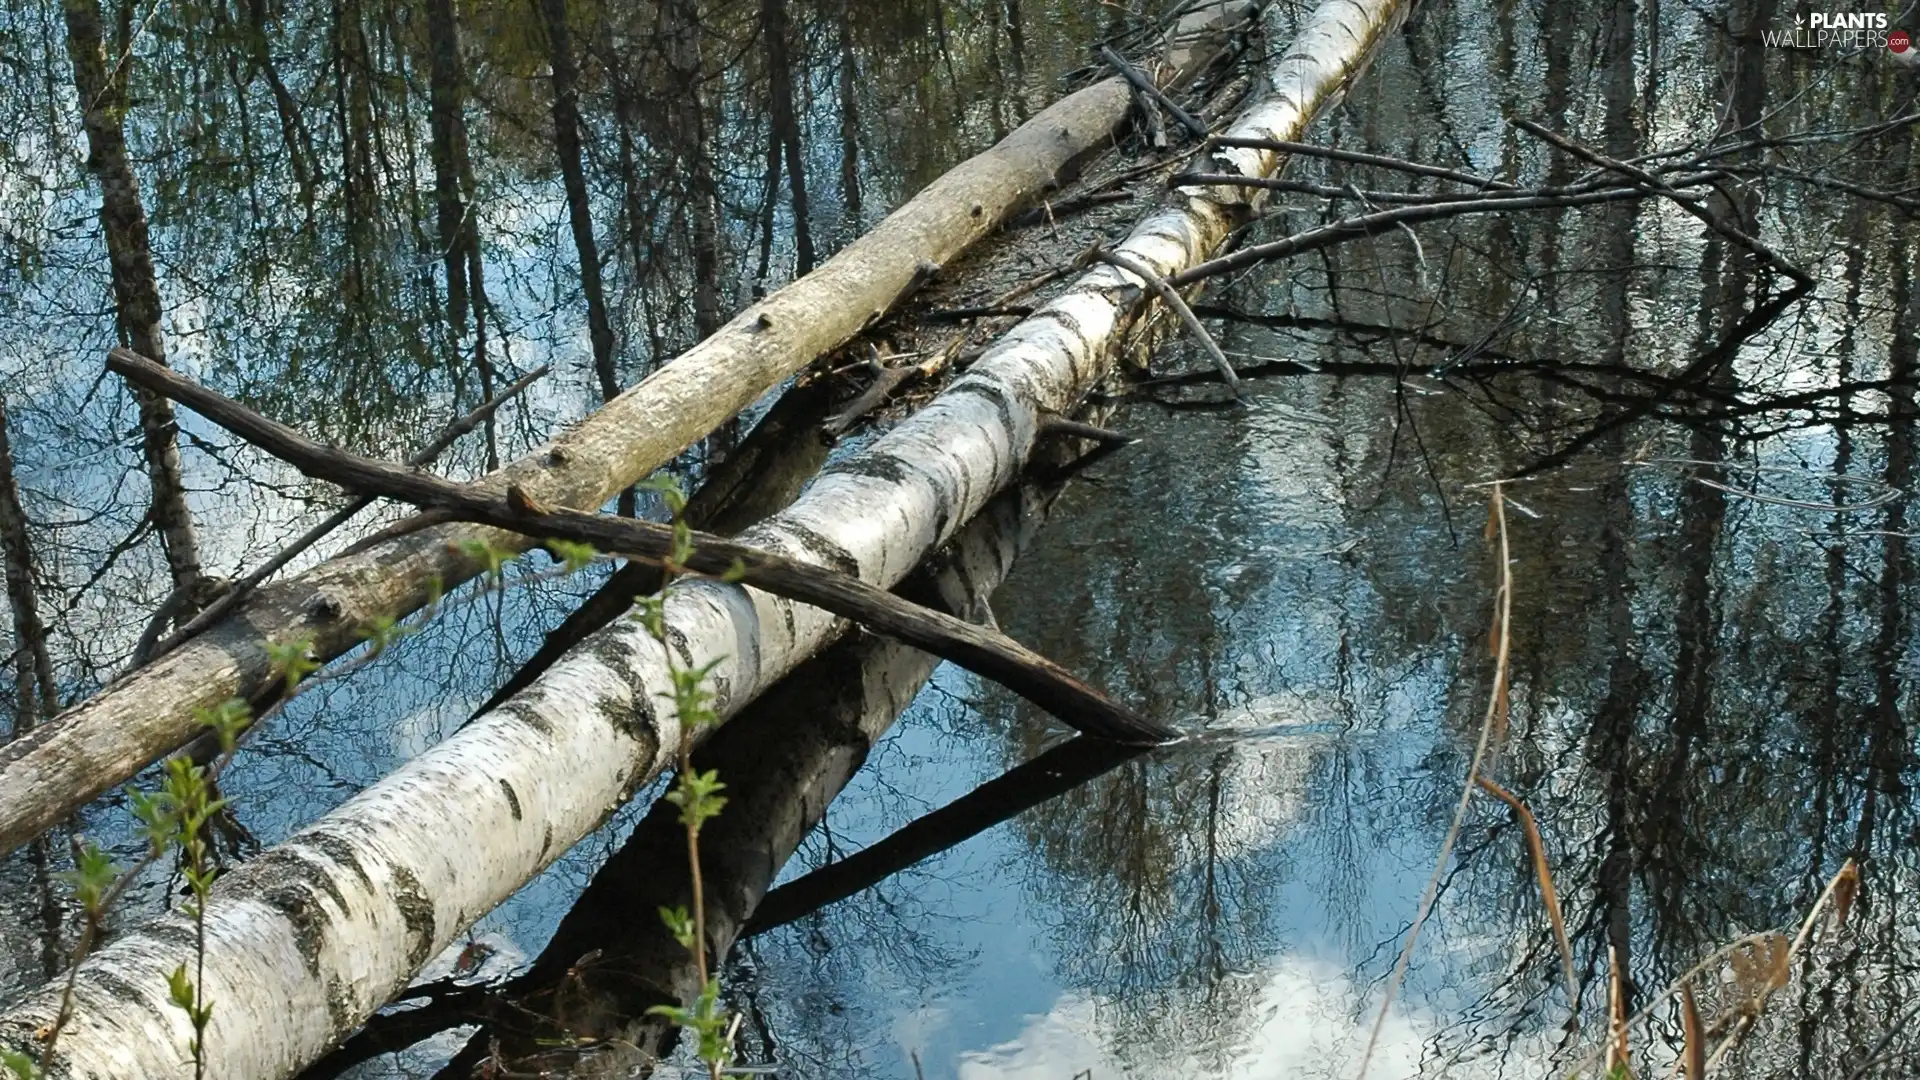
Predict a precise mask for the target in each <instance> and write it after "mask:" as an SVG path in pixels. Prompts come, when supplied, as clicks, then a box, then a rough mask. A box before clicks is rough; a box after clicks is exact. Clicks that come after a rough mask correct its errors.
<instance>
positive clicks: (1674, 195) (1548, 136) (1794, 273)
mask: <svg viewBox="0 0 1920 1080" xmlns="http://www.w3.org/2000/svg"><path fill="white" fill-rule="evenodd" d="M1514 124H1515V126H1517V127H1519V128H1520V130H1522V131H1524V132H1526V133H1527V134H1529V135H1532V136H1533V137H1535V138H1537V139H1541V140H1543V141H1545V142H1548V143H1551V144H1552V145H1554V146H1556V147H1558V148H1560V149H1561V150H1563V151H1565V152H1567V153H1569V154H1571V155H1573V156H1574V157H1577V158H1579V159H1580V160H1582V161H1585V162H1586V163H1587V164H1589V165H1595V166H1598V167H1599V168H1602V169H1606V170H1607V171H1609V172H1616V173H1619V174H1620V175H1622V176H1625V177H1629V178H1631V179H1632V180H1634V181H1636V182H1637V183H1640V184H1643V185H1645V186H1646V187H1647V188H1648V189H1649V190H1651V191H1654V192H1656V193H1658V194H1660V195H1663V196H1665V197H1666V198H1667V199H1668V200H1669V201H1670V202H1672V203H1673V204H1674V205H1675V206H1678V207H1679V208H1680V209H1682V210H1685V211H1686V212H1687V213H1689V214H1692V215H1693V216H1694V217H1696V218H1699V219H1700V220H1701V222H1703V223H1704V224H1705V225H1706V226H1707V228H1709V229H1712V230H1713V231H1714V232H1717V233H1719V234H1720V235H1721V236H1724V237H1726V238H1727V239H1728V240H1731V241H1733V242H1734V243H1736V244H1738V245H1740V246H1741V247H1743V248H1746V249H1747V250H1748V251H1751V252H1752V253H1753V254H1754V255H1755V256H1757V257H1759V258H1760V260H1761V261H1763V262H1765V263H1766V264H1767V265H1769V266H1771V267H1773V268H1774V269H1775V270H1778V271H1779V272H1780V273H1782V274H1785V275H1786V276H1787V277H1790V278H1792V279H1793V281H1794V283H1795V284H1797V285H1800V286H1802V287H1804V288H1809V289H1810V288H1812V287H1813V286H1814V280H1813V275H1811V274H1809V273H1807V272H1806V271H1805V270H1802V269H1800V268H1799V267H1798V266H1795V265H1794V264H1793V263H1791V262H1788V261H1787V260H1786V259H1785V258H1783V257H1782V256H1781V255H1780V254H1779V253H1778V252H1776V251H1774V250H1773V249H1772V248H1770V247H1768V246H1767V245H1766V244H1765V243H1764V242H1762V241H1761V240H1760V239H1759V238H1758V237H1755V236H1752V235H1749V234H1748V233H1746V232H1744V231H1742V230H1741V229H1739V228H1737V227H1735V226H1733V225H1729V224H1728V223H1727V222H1726V221H1724V220H1723V219H1722V218H1721V216H1720V215H1719V214H1716V213H1714V212H1713V211H1712V210H1709V209H1708V208H1707V207H1706V206H1705V205H1703V204H1702V203H1700V202H1697V201H1695V200H1693V199H1689V198H1687V197H1685V196H1684V195H1681V194H1680V192H1679V191H1677V190H1675V189H1674V187H1673V185H1671V184H1669V183H1667V182H1666V181H1665V180H1662V179H1660V178H1659V177H1657V176H1655V175H1653V174H1652V173H1650V172H1648V171H1646V170H1645V169H1642V168H1640V167H1639V166H1637V165H1629V164H1627V163H1626V162H1624V161H1616V160H1614V159H1613V158H1610V157H1608V156H1606V155H1605V154H1602V153H1600V152H1599V151H1597V150H1592V149H1589V148H1587V147H1585V146H1582V145H1580V144H1579V143H1577V142H1574V141H1573V140H1572V139H1569V138H1567V137H1566V136H1565V135H1562V134H1560V133H1559V132H1557V131H1554V130H1552V129H1550V128H1546V127H1543V126H1541V125H1539V124H1536V123H1534V122H1533V121H1531V120H1528V119H1525V118H1524V117H1522V118H1516V119H1515V120H1514Z"/></svg>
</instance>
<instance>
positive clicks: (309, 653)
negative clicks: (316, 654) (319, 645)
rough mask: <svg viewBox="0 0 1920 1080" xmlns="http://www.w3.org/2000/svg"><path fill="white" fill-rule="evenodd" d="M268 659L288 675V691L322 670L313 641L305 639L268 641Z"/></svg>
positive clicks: (290, 691)
mask: <svg viewBox="0 0 1920 1080" xmlns="http://www.w3.org/2000/svg"><path fill="white" fill-rule="evenodd" d="M267 659H268V660H269V661H271V662H272V663H273V666H275V667H277V668H279V669H281V672H282V673H283V674H284V676H285V677H286V680H287V692H288V693H292V692H293V688H294V687H296V686H299V685H300V680H301V679H304V678H306V677H307V676H309V675H311V674H313V673H314V672H316V671H318V670H320V662H319V661H318V660H315V659H314V658H313V642H311V641H307V640H304V639H303V640H300V641H289V642H285V643H275V642H271V641H269V642H267ZM222 707H223V708H224V706H222Z"/></svg>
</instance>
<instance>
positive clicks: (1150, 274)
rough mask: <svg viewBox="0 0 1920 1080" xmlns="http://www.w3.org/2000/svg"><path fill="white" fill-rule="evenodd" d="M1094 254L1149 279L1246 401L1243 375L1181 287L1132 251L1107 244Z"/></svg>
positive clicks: (1147, 283)
mask: <svg viewBox="0 0 1920 1080" xmlns="http://www.w3.org/2000/svg"><path fill="white" fill-rule="evenodd" d="M1094 257H1095V258H1097V259H1099V260H1100V261H1101V262H1104V263H1107V264H1109V265H1112V266H1117V267H1119V268H1120V269H1122V270H1124V271H1126V272H1127V273H1129V274H1132V275H1133V276H1134V277H1137V278H1139V279H1140V280H1141V281H1143V282H1145V283H1146V285H1147V288H1149V289H1151V290H1152V291H1153V293H1154V295H1156V296H1158V297H1160V299H1161V300H1163V301H1165V302H1166V305H1167V306H1168V307H1170V308H1172V309H1173V311H1174V313H1175V314H1176V315H1178V316H1180V321H1181V322H1183V323H1185V324H1186V326H1187V329H1188V330H1189V331H1191V332H1192V334H1193V336H1194V337H1196V338H1199V339H1200V346H1201V348H1203V349H1205V350H1206V351H1207V355H1208V356H1210V357H1212V358H1213V366H1214V367H1215V368H1217V369H1218V370H1219V372H1220V378H1221V379H1222V380H1223V381H1225V382H1226V384H1227V389H1229V390H1231V391H1233V396H1234V397H1235V398H1237V399H1239V400H1240V401H1242V402H1245V401H1246V397H1245V395H1243V394H1242V393H1241V392H1240V376H1238V375H1235V374H1234V373H1233V363H1232V361H1230V360H1228V359H1227V354H1226V353H1223V352H1221V351H1220V346H1219V344H1218V343H1217V342H1215V341H1214V340H1213V335H1212V334H1209V333H1207V328H1206V327H1205V326H1204V325H1202V324H1201V322H1200V317H1199V316H1197V315H1195V314H1194V313H1193V309H1192V308H1190V307H1188V306H1187V302H1186V301H1185V300H1183V299H1181V298H1180V292H1179V290H1177V289H1175V288H1174V287H1173V286H1171V285H1169V284H1167V280H1166V279H1165V278H1163V277H1161V276H1160V275H1159V274H1157V273H1155V272H1154V270H1153V268H1152V267H1150V266H1148V265H1147V264H1146V263H1143V262H1141V261H1140V260H1138V259H1136V258H1134V257H1133V256H1131V255H1123V254H1121V253H1120V252H1117V251H1111V250H1108V249H1104V248H1103V249H1101V251H1100V252H1099V253H1098V254H1097V255H1095V256H1094Z"/></svg>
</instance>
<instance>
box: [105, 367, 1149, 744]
mask: <svg viewBox="0 0 1920 1080" xmlns="http://www.w3.org/2000/svg"><path fill="white" fill-rule="evenodd" d="M107 366H108V367H109V368H110V369H112V370H113V371H115V372H117V373H119V374H120V375H122V376H124V377H125V378H127V379H128V380H130V381H132V382H134V383H135V384H137V385H140V386H144V387H146V388H147V389H149V390H152V391H153V392H155V393H157V394H163V395H165V396H167V397H169V398H171V399H173V400H174V401H177V402H179V403H180V404H182V405H185V406H187V407H188V408H191V409H193V410H194V411H196V412H198V413H200V414H201V415H202V416H205V417H206V418H207V419H209V420H212V421H213V422H214V423H216V424H219V425H220V426H221V427H223V428H226V429H227V430H228V431H230V432H232V433H233V434H235V435H237V436H239V437H240V438H243V439H245V440H247V441H248V442H250V443H253V444H254V445H256V446H258V447H260V448H261V449H263V450H265V451H267V452H268V453H270V454H273V455H274V456H275V457H278V458H281V459H282V460H285V461H287V462H289V463H290V464H292V465H293V466H294V467H295V468H297V469H299V470H300V471H301V472H303V473H305V474H307V475H308V476H311V477H313V478H315V479H318V480H326V481H328V482H330V483H335V484H339V485H340V486H342V487H344V488H347V489H348V490H350V491H356V492H359V493H360V494H362V495H372V496H382V497H386V498H392V499H399V500H401V501H404V502H410V503H413V504H414V505H416V506H420V507H423V508H431V509H442V510H447V511H449V512H451V513H453V514H454V515H455V516H456V517H458V518H460V519H462V520H465V521H471V522H475V523H477V524H481V525H490V526H493V527H494V528H498V529H505V530H507V531H510V532H515V533H519V534H521V535H524V536H531V537H540V538H546V539H559V540H568V541H572V542H575V543H586V544H591V545H593V546H594V547H595V548H597V549H599V550H601V551H605V552H609V553H611V554H616V555H622V556H625V557H628V558H636V559H645V560H648V561H652V562H660V561H662V560H664V559H666V558H668V557H669V556H671V554H672V553H673V547H674V545H673V530H672V529H670V528H668V527H667V526H665V525H660V524H657V523H655V522H651V521H640V520H636V519H632V518H621V517H614V516H610V515H605V514H589V513H582V512H580V511H577V510H567V509H551V508H547V507H543V506H540V505H539V504H538V503H536V502H534V501H533V500H532V499H531V498H529V497H528V496H527V495H526V494H525V493H524V492H522V491H521V490H520V489H519V488H518V487H509V488H508V489H507V492H506V494H505V496H504V497H502V496H501V495H499V494H496V493H494V492H492V491H488V490H486V489H484V488H480V487H475V486H473V485H469V484H460V483H455V482H453V481H451V480H444V479H441V478H440V477H437V476H432V475H429V474H427V473H424V472H420V471H418V470H415V469H409V468H407V467H405V466H402V465H396V464H392V463H390V462H384V461H375V460H373V459H371V458H365V457H361V456H359V455H357V454H349V453H347V452H345V451H343V450H340V449H337V448H335V447H331V446H327V445H324V444H322V443H319V442H315V441H314V440H312V439H309V438H307V437H306V436H305V435H302V434H300V433H299V432H297V431H295V430H293V429H292V428H289V427H287V426H286V425H284V424H280V423H278V422H276V421H273V420H269V419H267V418H266V417H264V416H261V415H260V414H259V413H256V412H254V411H253V410H251V409H249V408H247V407H246V406H244V405H241V404H240V403H239V402H237V401H234V400H233V399H231V398H229V397H226V396H225V395H223V394H220V393H218V392H216V391H213V390H209V389H208V388H206V387H204V386H201V385H200V384H198V383H196V382H194V381H192V380H191V379H187V378H184V377H182V376H181V375H179V374H178V373H176V372H174V371H171V370H169V369H167V368H165V367H162V366H161V365H159V364H156V363H153V362H152V361H150V360H147V359H145V358H144V357H141V356H138V355H136V354H134V353H132V352H129V351H128V350H126V349H115V350H113V351H112V352H111V353H109V354H108V355H107ZM693 543H694V552H693V554H692V556H691V557H689V558H688V559H687V560H686V563H685V568H686V569H688V570H691V571H694V572H696V573H701V574H712V575H720V574H727V573H730V572H739V573H740V574H741V580H743V581H744V582H746V583H747V584H749V585H752V586H754V587H755V588H758V589H762V590H764V591H766V592H769V593H772V594H774V595H776V596H784V597H787V598H788V599H792V600H797V601H799V602H801V603H804V604H810V605H812V606H814V607H818V608H821V609H822V610H825V611H829V612H832V613H833V614H835V615H839V616H841V617H842V618H846V619H851V620H852V621H854V622H857V623H859V624H861V625H863V626H866V627H867V628H869V629H871V630H873V631H875V632H877V633H882V634H886V635H888V636H890V637H893V638H896V639H898V640H900V641H904V642H906V643H907V644H909V645H912V646H914V647H916V648H920V649H925V650H927V651H928V652H931V653H933V654H935V655H936V656H939V657H941V658H943V659H946V660H951V661H952V662H954V663H955V664H958V665H960V666H961V667H964V668H966V669H967V670H969V671H972V672H973V673H975V674H977V675H980V676H981V677H983V678H987V679H992V680H993V681H995V682H997V683H1000V684H1001V685H1002V686H1005V687H1006V688H1007V689H1009V690H1012V691H1013V692H1014V693H1017V694H1019V695H1021V696H1022V697H1025V698H1026V699H1028V700H1029V701H1031V702H1033V703H1034V704H1035V705H1038V706H1040V707H1041V708H1043V709H1045V710H1047V711H1048V712H1050V713H1052V714H1053V715H1055V716H1057V717H1059V718H1060V720H1062V721H1063V722H1065V723H1066V724H1068V725H1070V726H1072V727H1074V728H1076V729H1078V730H1080V731H1082V732H1085V733H1087V734H1089V735H1094V736H1097V737H1099V738H1105V739H1111V740H1114V741H1117V742H1125V743H1132V744H1153V743H1161V742H1167V741H1171V740H1173V739H1176V738H1178V737H1179V735H1178V733H1177V732H1175V731H1174V730H1173V729H1171V728H1169V727H1167V726H1165V725H1163V724H1159V723H1156V722H1154V721H1152V720H1149V719H1147V718H1146V717H1145V716H1143V715H1141V714H1140V713H1139V712H1137V711H1135V710H1133V709H1131V708H1128V707H1127V706H1125V705H1123V704H1121V703H1119V702H1116V701H1114V700H1113V699H1111V698H1109V697H1107V696H1106V695H1105V694H1103V693H1101V692H1100V691H1099V690H1097V689H1094V688H1093V687H1091V686H1088V685H1087V684H1086V683H1084V682H1082V681H1080V680H1079V679H1078V678H1077V677H1075V676H1074V675H1073V674H1072V673H1071V672H1069V671H1067V670H1066V669H1065V668H1062V667H1061V666H1059V665H1058V664H1055V663H1054V662H1053V661H1051V660H1049V659H1047V658H1046V657H1044V656H1041V655H1040V654H1038V653H1036V652H1034V651H1033V650H1031V649H1028V648H1027V647H1026V646H1024V645H1021V644H1020V643H1019V642H1017V641H1014V640H1013V639H1012V638H1009V637H1007V636H1006V635H1005V634H1001V633H999V632H997V631H994V630H989V629H986V628H984V627H979V626H974V625H972V624H970V623H967V622H964V621H962V620H960V619H956V618H954V617H953V616H951V615H943V614H940V613H938V612H935V611H931V610H928V609H927V608H923V607H920V606H918V605H915V604H910V603H908V602H907V601H905V600H902V599H900V598H899V597H897V596H894V595H893V594H892V593H889V592H887V591H885V590H883V589H879V588H876V587H874V586H872V585H869V584H867V583H866V582H863V581H860V580H858V579H856V578H853V577H849V576H848V575H846V574H841V573H837V572H834V571H831V570H825V569H822V568H820V567H817V566H809V565H807V564H805V563H800V562H796V561H794V560H792V559H787V558H783V557H781V556H778V555H774V554H772V553H769V552H765V551H761V550H758V549H756V548H752V547H748V546H746V545H744V544H737V543H734V542H733V541H730V540H726V539H722V538H721V537H718V536H709V535H706V534H704V533H696V534H694V538H693Z"/></svg>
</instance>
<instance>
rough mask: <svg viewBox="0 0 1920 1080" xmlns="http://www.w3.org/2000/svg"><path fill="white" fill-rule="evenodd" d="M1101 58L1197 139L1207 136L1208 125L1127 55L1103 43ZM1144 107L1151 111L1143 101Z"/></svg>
mask: <svg viewBox="0 0 1920 1080" xmlns="http://www.w3.org/2000/svg"><path fill="white" fill-rule="evenodd" d="M1100 59H1102V60H1105V61H1106V62H1107V66H1108V67H1111V68H1113V70H1115V71H1117V72H1119V73H1120V75H1121V77H1123V78H1125V79H1126V80H1127V82H1128V83H1130V84H1132V86H1133V88H1134V89H1135V90H1137V91H1138V92H1139V93H1140V94H1142V95H1144V96H1145V97H1147V98H1149V99H1150V100H1152V101H1153V102H1155V103H1157V104H1158V105H1159V106H1160V107H1161V108H1162V109H1165V110H1166V111H1167V115H1168V116H1171V117H1173V118H1174V119H1175V120H1177V121H1179V123H1180V126H1181V127H1183V128H1186V129H1187V132H1188V134H1190V135H1192V136H1193V137H1194V138H1196V139H1204V138H1206V137H1207V125H1205V124H1203V123H1201V122H1200V121H1199V120H1196V119H1194V116H1193V114H1192V113H1190V112H1188V111H1187V110H1185V109H1183V108H1181V107H1180V106H1179V105H1178V104H1177V103H1175V101H1174V100H1173V99H1172V98H1170V97H1168V96H1167V95H1166V92H1165V91H1163V90H1161V89H1160V88H1159V87H1158V86H1155V85H1154V83H1153V80H1152V79H1149V78H1147V76H1146V74H1145V73H1144V72H1142V71H1141V70H1140V69H1139V68H1137V67H1134V66H1133V65H1132V64H1129V63H1128V62H1127V61H1126V58H1125V57H1123V56H1121V55H1120V54H1119V53H1117V52H1114V51H1113V49H1111V48H1109V47H1108V46H1106V45H1102V46H1100ZM1142 108H1143V110H1145V111H1150V110H1148V108H1147V106H1146V104H1145V103H1144V102H1143V103H1142Z"/></svg>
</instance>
